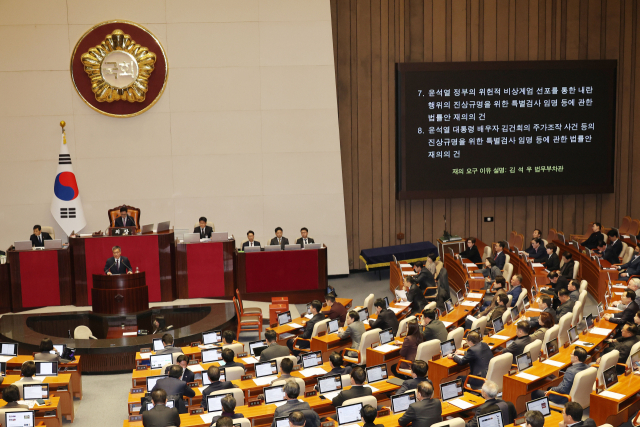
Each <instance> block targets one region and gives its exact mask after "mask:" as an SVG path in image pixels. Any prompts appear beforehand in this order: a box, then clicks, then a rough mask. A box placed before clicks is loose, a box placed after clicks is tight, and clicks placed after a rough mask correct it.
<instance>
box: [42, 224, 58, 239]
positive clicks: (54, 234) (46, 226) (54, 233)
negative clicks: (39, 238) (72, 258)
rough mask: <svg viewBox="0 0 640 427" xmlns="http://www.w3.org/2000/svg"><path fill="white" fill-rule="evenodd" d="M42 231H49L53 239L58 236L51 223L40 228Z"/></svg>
mask: <svg viewBox="0 0 640 427" xmlns="http://www.w3.org/2000/svg"><path fill="white" fill-rule="evenodd" d="M40 231H42V232H43V233H49V236H51V238H52V239H55V238H56V232H55V231H54V230H53V227H51V226H50V225H43V226H42V227H41V228H40Z"/></svg>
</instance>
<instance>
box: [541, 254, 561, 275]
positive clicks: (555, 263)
mask: <svg viewBox="0 0 640 427" xmlns="http://www.w3.org/2000/svg"><path fill="white" fill-rule="evenodd" d="M542 261H543V262H544V263H545V267H546V268H547V270H549V271H556V270H560V258H558V255H556V253H555V252H554V253H552V254H551V256H549V255H547V256H546V259H544V260H542Z"/></svg>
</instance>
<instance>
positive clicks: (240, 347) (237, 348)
mask: <svg viewBox="0 0 640 427" xmlns="http://www.w3.org/2000/svg"><path fill="white" fill-rule="evenodd" d="M222 348H223V349H225V348H230V349H231V350H233V354H235V355H238V354H240V353H243V352H244V344H242V343H237V344H225V345H223V346H222Z"/></svg>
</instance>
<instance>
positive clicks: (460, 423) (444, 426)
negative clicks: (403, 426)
mask: <svg viewBox="0 0 640 427" xmlns="http://www.w3.org/2000/svg"><path fill="white" fill-rule="evenodd" d="M464 426H465V421H464V420H463V419H462V418H453V419H451V420H446V421H440V422H439V423H435V424H431V427H464ZM242 427H244V426H242Z"/></svg>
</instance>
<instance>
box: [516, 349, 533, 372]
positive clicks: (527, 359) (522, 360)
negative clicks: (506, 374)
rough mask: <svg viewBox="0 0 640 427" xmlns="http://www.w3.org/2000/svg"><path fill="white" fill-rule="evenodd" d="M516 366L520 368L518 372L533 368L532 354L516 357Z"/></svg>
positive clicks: (527, 353)
mask: <svg viewBox="0 0 640 427" xmlns="http://www.w3.org/2000/svg"><path fill="white" fill-rule="evenodd" d="M516 365H517V366H518V372H522V371H525V370H527V369H529V368H530V367H532V366H533V360H531V352H530V351H527V352H526V353H522V354H519V355H518V356H516Z"/></svg>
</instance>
